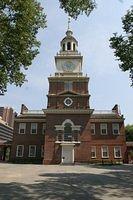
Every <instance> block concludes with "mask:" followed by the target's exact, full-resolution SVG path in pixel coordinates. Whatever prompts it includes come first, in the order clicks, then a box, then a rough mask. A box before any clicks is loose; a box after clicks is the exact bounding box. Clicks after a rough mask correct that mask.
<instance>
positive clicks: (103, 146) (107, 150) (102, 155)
mask: <svg viewBox="0 0 133 200" xmlns="http://www.w3.org/2000/svg"><path fill="white" fill-rule="evenodd" d="M103 148H107V156H104V155H103V153H104V151H103ZM101 153H102V158H109V148H108V146H102V147H101Z"/></svg>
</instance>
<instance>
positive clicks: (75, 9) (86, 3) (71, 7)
mask: <svg viewBox="0 0 133 200" xmlns="http://www.w3.org/2000/svg"><path fill="white" fill-rule="evenodd" d="M59 1H60V7H61V8H62V9H64V11H65V12H66V13H68V15H69V16H70V17H72V18H74V19H77V17H78V16H79V15H80V14H83V13H85V14H86V15H87V16H89V14H90V13H91V11H92V10H93V9H94V8H95V7H96V3H95V0H67V1H66V0H59Z"/></svg>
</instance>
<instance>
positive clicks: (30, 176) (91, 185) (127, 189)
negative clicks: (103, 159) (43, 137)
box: [0, 163, 133, 200]
mask: <svg viewBox="0 0 133 200" xmlns="http://www.w3.org/2000/svg"><path fill="white" fill-rule="evenodd" d="M43 199H44V200H133V165H113V166H102V165H29V164H26V165H25V164H8V163H0V200H43Z"/></svg>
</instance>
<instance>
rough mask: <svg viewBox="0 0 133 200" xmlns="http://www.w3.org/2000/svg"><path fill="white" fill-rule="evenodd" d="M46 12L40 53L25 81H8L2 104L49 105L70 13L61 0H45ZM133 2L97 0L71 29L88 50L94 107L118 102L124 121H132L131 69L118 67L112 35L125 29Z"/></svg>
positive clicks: (86, 68)
mask: <svg viewBox="0 0 133 200" xmlns="http://www.w3.org/2000/svg"><path fill="white" fill-rule="evenodd" d="M40 2H41V4H42V7H44V11H45V13H46V14H47V28H46V29H41V30H40V31H39V33H38V36H37V37H38V40H40V41H41V47H40V54H39V55H38V56H37V57H36V58H35V59H34V61H33V63H32V66H30V68H29V70H28V71H26V74H27V76H26V79H27V80H28V82H26V83H25V84H24V85H23V86H22V87H15V86H14V85H11V86H8V91H7V93H6V94H5V95H4V96H0V106H5V107H7V106H8V107H13V109H14V110H15V111H16V112H18V113H20V109H21V104H25V105H26V106H27V107H28V108H29V109H30V110H40V109H42V108H46V106H47V97H46V95H47V94H48V79H47V77H48V76H50V74H52V75H54V73H55V70H56V68H55V63H54V56H55V55H56V53H57V52H59V50H60V41H61V40H62V39H63V37H64V36H65V32H66V30H67V21H68V16H67V14H65V13H64V11H63V10H62V9H60V8H59V2H58V0H54V1H53V0H40ZM131 5H132V0H109V1H107V0H97V9H95V10H94V11H93V12H92V13H91V14H90V16H89V17H87V16H85V15H81V16H79V18H78V20H76V21H75V20H71V25H70V26H71V29H72V31H73V33H74V37H75V38H76V39H77V40H78V43H79V47H78V50H79V52H81V54H82V56H83V59H84V60H83V73H84V74H87V75H88V76H89V77H90V81H89V93H90V95H91V97H90V107H91V108H93V109H95V110H111V109H112V108H113V106H114V105H115V104H118V105H119V106H120V109H121V113H122V114H123V115H124V117H125V124H133V88H131V87H130V79H129V73H128V72H122V71H121V70H120V69H119V62H118V61H117V60H116V58H115V56H114V53H113V50H112V49H111V48H110V47H109V38H110V37H111V36H112V35H113V33H115V32H118V33H119V34H121V33H122V22H121V17H122V16H124V15H125V14H126V11H127V10H128V9H129V8H130V6H131Z"/></svg>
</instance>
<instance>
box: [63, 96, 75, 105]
mask: <svg viewBox="0 0 133 200" xmlns="http://www.w3.org/2000/svg"><path fill="white" fill-rule="evenodd" d="M72 103H73V100H72V99H71V98H69V97H67V98H66V99H65V100H64V104H65V105H66V106H71V105H72Z"/></svg>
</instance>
